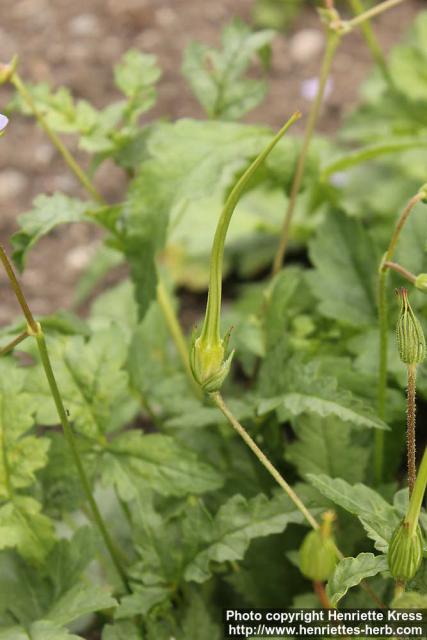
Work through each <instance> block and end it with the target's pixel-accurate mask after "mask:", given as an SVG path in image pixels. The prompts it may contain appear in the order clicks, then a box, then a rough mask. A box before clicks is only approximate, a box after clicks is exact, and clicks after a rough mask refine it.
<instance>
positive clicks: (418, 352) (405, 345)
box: [396, 287, 426, 365]
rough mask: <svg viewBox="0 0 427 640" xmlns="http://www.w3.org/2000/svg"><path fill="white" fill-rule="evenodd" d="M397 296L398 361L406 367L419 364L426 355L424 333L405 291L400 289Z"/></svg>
mask: <svg viewBox="0 0 427 640" xmlns="http://www.w3.org/2000/svg"><path fill="white" fill-rule="evenodd" d="M397 294H398V295H400V297H401V302H402V305H401V309H400V315H399V319H398V321H397V327H396V335H397V344H398V348H399V355H400V359H401V360H402V362H404V363H405V364H408V365H411V364H412V365H414V364H419V363H420V362H422V361H423V360H424V358H425V355H426V341H425V338H424V332H423V330H422V327H421V325H420V323H419V321H418V319H417V318H416V317H415V314H414V312H413V311H412V307H411V305H410V304H409V300H408V292H407V290H406V289H404V288H403V287H402V288H401V289H399V290H397Z"/></svg>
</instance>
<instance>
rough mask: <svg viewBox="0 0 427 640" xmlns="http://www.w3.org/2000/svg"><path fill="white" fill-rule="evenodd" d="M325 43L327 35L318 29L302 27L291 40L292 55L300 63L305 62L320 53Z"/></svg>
mask: <svg viewBox="0 0 427 640" xmlns="http://www.w3.org/2000/svg"><path fill="white" fill-rule="evenodd" d="M324 43H325V37H324V35H323V33H322V32H321V31H318V30H317V29H302V30H301V31H298V33H296V34H295V35H294V36H293V37H292V38H291V41H290V44H289V48H290V53H291V57H292V59H293V60H294V61H295V62H298V63H299V64H305V63H306V62H309V61H310V60H312V59H313V58H315V57H316V56H318V55H319V54H320V52H321V51H322V49H323V46H324Z"/></svg>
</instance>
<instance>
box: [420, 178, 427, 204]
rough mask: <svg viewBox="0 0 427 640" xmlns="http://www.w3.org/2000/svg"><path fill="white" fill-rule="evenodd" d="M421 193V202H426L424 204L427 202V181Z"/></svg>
mask: <svg viewBox="0 0 427 640" xmlns="http://www.w3.org/2000/svg"><path fill="white" fill-rule="evenodd" d="M420 194H421V198H422V199H421V202H424V204H427V182H426V184H423V186H422V187H421V189H420Z"/></svg>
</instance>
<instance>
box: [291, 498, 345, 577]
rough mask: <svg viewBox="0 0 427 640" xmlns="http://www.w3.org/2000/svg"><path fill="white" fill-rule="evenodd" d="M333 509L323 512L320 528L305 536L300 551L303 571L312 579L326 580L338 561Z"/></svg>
mask: <svg viewBox="0 0 427 640" xmlns="http://www.w3.org/2000/svg"><path fill="white" fill-rule="evenodd" d="M334 519H335V515H334V513H333V512H332V511H327V512H326V513H324V514H323V522H322V524H321V525H320V527H319V529H316V530H314V531H310V532H309V533H308V534H307V535H306V536H305V538H304V540H303V543H302V546H301V548H300V552H299V560H300V569H301V573H302V574H303V575H304V576H305V577H306V578H309V579H310V580H315V581H316V582H325V581H326V580H328V579H329V578H330V577H331V575H332V573H333V571H334V569H335V566H336V564H337V562H338V555H337V547H336V545H335V540H334V538H333V535H332V522H333V520H334Z"/></svg>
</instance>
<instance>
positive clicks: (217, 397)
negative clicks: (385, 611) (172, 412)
mask: <svg viewBox="0 0 427 640" xmlns="http://www.w3.org/2000/svg"><path fill="white" fill-rule="evenodd" d="M211 398H212V400H213V401H214V403H215V404H216V406H217V407H218V409H219V410H220V411H221V413H223V414H224V416H225V417H226V418H227V420H228V422H229V423H230V424H231V426H232V427H233V428H234V429H235V430H236V431H237V433H238V434H239V436H240V437H241V438H242V439H243V440H244V442H245V443H246V444H247V445H248V447H249V449H251V451H252V452H253V453H254V454H255V455H256V457H257V458H258V460H259V461H260V462H261V464H262V465H263V466H264V467H265V468H266V469H267V471H268V472H269V473H270V474H271V475H272V477H273V478H274V480H275V481H276V482H277V484H278V485H279V486H280V487H281V488H282V489H283V490H284V492H285V493H286V495H287V496H288V497H289V498H290V499H291V500H292V502H293V503H294V505H295V506H296V508H297V509H298V510H299V511H300V512H301V513H302V515H303V516H304V518H305V519H306V520H307V522H308V524H309V525H310V526H311V527H312V528H313V529H319V526H320V525H319V523H318V522H317V520H316V519H315V518H314V517H313V516H312V515H311V513H310V511H309V510H308V509H307V507H306V506H305V504H304V503H303V501H302V500H301V498H299V497H298V495H297V494H296V493H295V491H294V490H293V489H292V487H291V486H290V485H289V484H288V483H287V482H286V480H285V479H284V478H283V476H282V475H281V474H280V473H279V471H277V469H276V467H275V466H274V465H273V464H272V463H271V462H270V460H269V459H268V458H267V456H266V455H265V453H263V452H262V451H261V449H260V448H259V447H258V445H257V444H256V442H255V441H254V440H253V439H252V438H251V436H250V435H249V433H248V432H247V431H246V429H245V428H244V426H243V425H241V424H240V422H239V421H238V420H237V418H235V416H234V415H233V413H232V412H231V411H230V409H229V408H228V406H227V405H226V403H225V402H224V398H223V397H222V395H221V394H220V393H219V392H216V393H213V394H212V395H211ZM336 550H337V555H338V557H339V558H340V560H342V559H343V558H344V554H343V553H342V552H341V551H340V550H339V549H338V547H336ZM360 586H361V587H362V589H363V590H364V591H366V593H368V595H369V596H370V597H371V598H372V599H373V600H374V601H375V603H376V604H377V605H378V606H380V607H381V608H384V606H385V605H384V604H383V603H382V602H381V600H380V599H379V598H378V597H377V596H376V594H375V593H374V592H373V591H372V589H371V588H370V587H369V585H367V584H365V583H364V582H361V583H360Z"/></svg>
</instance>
